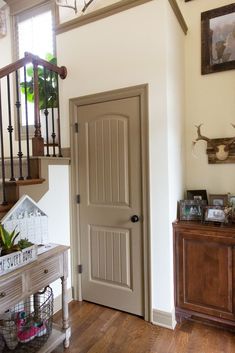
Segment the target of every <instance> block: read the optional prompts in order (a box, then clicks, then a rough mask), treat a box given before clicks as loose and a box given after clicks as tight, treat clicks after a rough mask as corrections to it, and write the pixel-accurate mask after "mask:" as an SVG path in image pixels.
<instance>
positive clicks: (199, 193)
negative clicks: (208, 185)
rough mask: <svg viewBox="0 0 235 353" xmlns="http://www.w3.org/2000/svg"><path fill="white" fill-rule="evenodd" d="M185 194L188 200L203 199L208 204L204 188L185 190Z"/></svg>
mask: <svg viewBox="0 0 235 353" xmlns="http://www.w3.org/2000/svg"><path fill="white" fill-rule="evenodd" d="M186 194H187V199H188V200H205V201H206V203H207V204H208V198H207V192H206V190H187V192H186Z"/></svg>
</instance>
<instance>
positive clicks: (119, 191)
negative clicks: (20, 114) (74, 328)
mask: <svg viewBox="0 0 235 353" xmlns="http://www.w3.org/2000/svg"><path fill="white" fill-rule="evenodd" d="M139 109H140V103H139V97H131V98H125V99H117V100H112V101H107V102H101V103H95V104H89V105H82V106H79V107H78V109H77V122H78V126H79V135H78V145H77V156H78V184H79V185H78V189H79V193H80V204H79V205H78V208H79V228H80V238H81V263H82V265H83V273H82V297H83V299H85V300H88V301H91V302H95V303H98V304H102V305H106V306H110V307H112V308H116V309H119V310H124V311H127V312H130V313H134V314H137V315H141V316H143V315H144V295H143V292H144V284H143V239H142V209H141V205H142V202H141V195H142V192H141V156H140V153H141V139H140V111H139Z"/></svg>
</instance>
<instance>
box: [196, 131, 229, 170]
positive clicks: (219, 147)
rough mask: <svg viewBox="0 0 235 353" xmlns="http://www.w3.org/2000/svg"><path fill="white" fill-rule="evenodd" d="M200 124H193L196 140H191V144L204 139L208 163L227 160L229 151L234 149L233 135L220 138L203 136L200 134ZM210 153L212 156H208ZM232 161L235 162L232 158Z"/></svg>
mask: <svg viewBox="0 0 235 353" xmlns="http://www.w3.org/2000/svg"><path fill="white" fill-rule="evenodd" d="M231 125H232V127H234V128H235V125H234V124H231ZM201 126H202V124H200V125H195V127H196V128H197V135H198V136H197V138H196V140H194V141H193V146H195V144H196V143H197V142H198V141H206V142H207V146H208V148H207V153H208V155H209V163H219V162H220V163H222V162H223V161H226V162H228V158H229V156H230V153H231V152H232V150H234V148H235V144H234V142H235V137H233V138H222V139H221V138H220V139H210V138H208V137H206V136H203V135H202V134H201ZM210 154H211V155H212V154H213V156H210ZM229 162H232V160H230V161H229ZM233 162H235V160H233Z"/></svg>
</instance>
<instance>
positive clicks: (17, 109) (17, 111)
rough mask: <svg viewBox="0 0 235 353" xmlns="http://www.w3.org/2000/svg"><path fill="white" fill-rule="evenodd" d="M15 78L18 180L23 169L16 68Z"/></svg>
mask: <svg viewBox="0 0 235 353" xmlns="http://www.w3.org/2000/svg"><path fill="white" fill-rule="evenodd" d="M15 80H16V103H15V106H16V117H17V128H18V148H19V152H18V153H17V156H18V158H19V180H24V177H23V171H22V157H23V153H22V148H21V126H20V125H21V124H20V109H21V102H20V93H19V75H18V70H16V71H15Z"/></svg>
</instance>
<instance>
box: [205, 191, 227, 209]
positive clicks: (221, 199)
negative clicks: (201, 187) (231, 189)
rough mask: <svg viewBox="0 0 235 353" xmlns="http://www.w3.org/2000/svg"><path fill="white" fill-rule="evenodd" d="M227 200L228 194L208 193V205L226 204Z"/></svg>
mask: <svg viewBox="0 0 235 353" xmlns="http://www.w3.org/2000/svg"><path fill="white" fill-rule="evenodd" d="M228 202H229V196H228V194H210V195H209V205H210V206H226V205H227V204H228Z"/></svg>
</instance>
